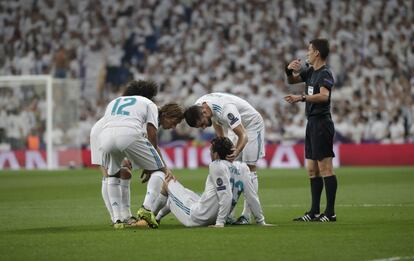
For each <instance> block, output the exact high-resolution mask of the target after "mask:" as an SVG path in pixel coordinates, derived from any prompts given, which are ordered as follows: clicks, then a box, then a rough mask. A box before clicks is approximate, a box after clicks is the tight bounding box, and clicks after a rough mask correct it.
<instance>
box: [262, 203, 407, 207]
mask: <svg viewBox="0 0 414 261" xmlns="http://www.w3.org/2000/svg"><path fill="white" fill-rule="evenodd" d="M305 206H307V205H300V204H271V205H263V207H265V208H266V207H267V208H286V207H292V208H299V207H305ZM336 207H345V208H384V207H400V208H412V207H414V204H367V203H363V204H337V205H336Z"/></svg>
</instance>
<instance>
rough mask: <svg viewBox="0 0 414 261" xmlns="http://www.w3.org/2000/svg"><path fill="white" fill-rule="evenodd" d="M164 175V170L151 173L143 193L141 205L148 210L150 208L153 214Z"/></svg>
mask: <svg viewBox="0 0 414 261" xmlns="http://www.w3.org/2000/svg"><path fill="white" fill-rule="evenodd" d="M164 177H165V175H164V172H162V171H155V172H153V173H152V174H151V177H150V179H149V180H148V183H147V193H146V194H145V198H144V203H143V204H142V206H143V207H144V208H146V209H148V210H151V211H152V212H153V213H154V214H155V213H156V212H154V209H155V208H156V207H155V203H156V199H157V198H158V197H159V196H160V192H161V188H162V184H163V182H164ZM157 212H158V211H157Z"/></svg>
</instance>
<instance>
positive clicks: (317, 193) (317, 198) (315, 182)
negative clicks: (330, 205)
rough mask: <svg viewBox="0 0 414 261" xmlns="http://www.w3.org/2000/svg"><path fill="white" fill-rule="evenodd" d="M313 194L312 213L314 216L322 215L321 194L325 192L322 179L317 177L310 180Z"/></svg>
mask: <svg viewBox="0 0 414 261" xmlns="http://www.w3.org/2000/svg"><path fill="white" fill-rule="evenodd" d="M310 186H311V193H312V207H311V210H310V212H311V213H312V214H319V213H320V208H319V205H320V202H321V194H322V190H323V180H322V177H315V178H311V179H310Z"/></svg>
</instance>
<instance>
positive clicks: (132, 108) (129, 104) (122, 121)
mask: <svg viewBox="0 0 414 261" xmlns="http://www.w3.org/2000/svg"><path fill="white" fill-rule="evenodd" d="M103 118H104V121H105V124H104V126H103V128H105V129H106V128H113V127H126V128H133V129H135V130H136V131H137V132H140V133H145V132H146V129H145V127H146V123H152V124H153V125H154V127H155V128H158V109H157V106H156V105H155V104H154V102H152V101H151V100H149V99H147V98H145V97H142V96H122V97H118V98H116V99H115V100H112V101H111V102H110V103H109V104H108V106H107V107H106V110H105V115H104V117H103Z"/></svg>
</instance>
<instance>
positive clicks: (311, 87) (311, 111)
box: [300, 65, 334, 118]
mask: <svg viewBox="0 0 414 261" xmlns="http://www.w3.org/2000/svg"><path fill="white" fill-rule="evenodd" d="M300 77H301V78H302V81H304V82H305V83H306V89H305V90H306V91H305V92H306V95H315V94H317V93H320V87H325V88H327V89H328V90H329V99H328V101H327V102H323V103H311V102H308V101H306V117H307V118H309V117H311V116H322V115H330V113H331V111H330V110H331V92H332V87H333V85H334V78H333V77H332V72H331V71H330V70H329V69H328V67H327V66H326V65H324V66H322V67H321V68H319V69H318V70H316V71H315V70H314V69H313V67H309V68H307V69H305V70H302V71H301V72H300Z"/></svg>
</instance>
